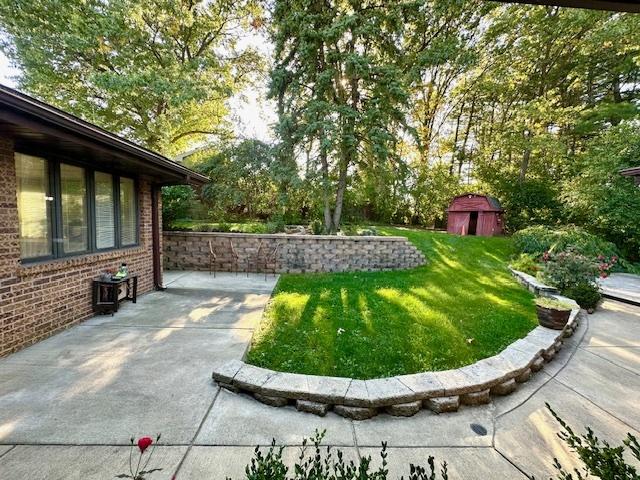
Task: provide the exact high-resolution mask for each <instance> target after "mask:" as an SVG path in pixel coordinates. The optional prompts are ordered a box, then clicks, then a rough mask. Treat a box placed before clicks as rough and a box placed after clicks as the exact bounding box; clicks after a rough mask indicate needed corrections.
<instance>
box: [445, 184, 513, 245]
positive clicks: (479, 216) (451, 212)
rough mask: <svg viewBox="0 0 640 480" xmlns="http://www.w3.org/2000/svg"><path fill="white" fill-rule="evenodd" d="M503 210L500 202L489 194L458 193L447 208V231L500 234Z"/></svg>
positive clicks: (488, 234)
mask: <svg viewBox="0 0 640 480" xmlns="http://www.w3.org/2000/svg"><path fill="white" fill-rule="evenodd" d="M503 212H504V211H503V210H502V207H501V206H500V202H498V200H496V199H495V198H493V197H490V196H488V195H481V194H478V193H465V194H464V195H458V196H457V197H454V198H453V200H452V201H451V205H449V208H448V209H447V213H448V222H447V232H449V233H457V234H458V235H482V236H485V237H490V236H492V235H500V234H502V214H503Z"/></svg>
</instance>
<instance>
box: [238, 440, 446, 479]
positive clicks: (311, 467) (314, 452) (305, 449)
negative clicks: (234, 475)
mask: <svg viewBox="0 0 640 480" xmlns="http://www.w3.org/2000/svg"><path fill="white" fill-rule="evenodd" d="M323 437H324V432H321V433H319V432H317V431H316V434H315V436H314V437H313V438H312V439H311V448H310V447H309V445H308V443H309V442H308V440H307V439H306V438H305V439H304V440H303V441H302V449H301V450H300V456H299V457H298V461H297V462H296V464H295V466H294V468H293V475H287V473H288V470H289V469H288V468H287V466H286V465H285V464H284V462H283V460H282V452H283V450H284V447H276V445H275V440H273V441H272V442H271V446H270V447H269V449H268V450H267V451H266V453H263V452H261V451H260V448H259V447H256V449H255V451H254V456H253V458H252V459H251V463H250V464H249V465H247V467H246V469H245V471H246V479H247V480H338V479H340V480H387V479H388V478H390V477H389V471H388V470H387V455H388V454H387V444H386V443H385V442H383V443H382V451H381V452H380V459H381V465H380V467H378V468H377V469H376V470H373V469H372V467H371V457H361V458H360V460H359V461H358V463H357V464H356V463H355V462H354V461H353V460H351V461H349V462H346V461H345V459H344V455H343V453H342V451H340V450H335V455H334V450H333V449H332V448H331V447H326V448H325V447H322V446H321V443H322V438H323ZM309 450H311V453H310V454H309ZM438 473H439V474H440V476H441V478H442V480H448V478H449V476H448V473H447V464H446V463H443V464H442V465H441V467H440V471H439V472H438V471H437V468H436V465H435V461H434V458H433V457H431V456H430V457H428V458H427V466H426V467H423V466H418V465H413V464H411V465H409V477H408V480H436V479H437V478H438ZM227 480H230V479H229V478H227Z"/></svg>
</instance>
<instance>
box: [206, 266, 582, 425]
mask: <svg viewBox="0 0 640 480" xmlns="http://www.w3.org/2000/svg"><path fill="white" fill-rule="evenodd" d="M513 274H514V276H516V277H517V278H518V280H519V281H520V282H521V283H523V284H525V285H526V286H527V287H528V288H529V289H532V290H534V291H536V292H537V291H540V292H541V293H543V294H547V295H548V296H553V297H555V298H558V299H561V300H564V301H567V302H570V303H572V304H573V305H574V307H575V308H574V309H572V311H571V315H570V317H569V321H568V323H567V325H566V326H565V328H564V329H563V330H552V329H549V328H545V327H542V326H538V327H536V328H534V329H533V330H532V331H531V332H530V333H529V334H528V335H527V336H526V337H525V338H522V339H520V340H516V341H515V342H513V343H512V344H511V345H509V346H508V347H507V348H506V349H505V350H503V351H502V352H500V353H499V354H498V355H494V356H493V357H489V358H485V359H483V360H480V361H478V362H476V363H474V364H471V365H467V366H466V367H462V368H458V369H454V370H445V371H440V372H424V373H415V374H411V375H399V376H395V377H389V378H376V379H373V380H356V379H352V378H342V377H325V376H317V375H302V374H298V373H286V372H277V371H274V370H268V369H265V368H260V367H256V366H254V365H249V364H247V363H244V362H243V361H240V360H232V361H230V362H227V363H224V364H221V365H218V366H216V367H215V368H214V371H213V379H214V380H215V381H216V382H218V384H219V385H220V386H221V387H223V388H226V389H228V390H232V391H234V392H239V391H242V392H245V393H249V394H251V395H253V396H254V397H255V398H256V399H257V400H259V401H260V402H262V403H265V404H267V405H272V406H284V405H287V404H295V406H296V408H297V409H298V410H300V411H304V412H310V413H314V414H316V415H321V416H323V415H325V414H326V413H327V412H328V411H329V410H331V409H333V410H334V412H335V413H337V414H338V415H342V416H343V417H347V418H351V419H355V420H364V419H367V418H371V417H373V416H375V415H377V414H378V413H379V412H387V413H389V414H391V415H396V416H411V415H414V414H416V413H417V412H418V411H419V410H420V409H421V408H428V409H430V410H433V411H434V412H436V413H443V412H450V411H456V410H458V407H459V406H460V404H463V405H479V404H484V403H489V402H490V401H491V396H492V395H507V394H509V393H511V392H513V391H514V390H515V389H516V388H517V386H518V384H519V383H523V382H526V381H527V380H529V378H530V377H531V374H532V373H533V372H537V371H538V370H540V369H541V368H542V367H543V365H544V363H545V362H549V361H551V359H553V357H554V356H555V354H556V353H557V352H558V351H559V350H560V348H561V347H562V342H563V339H564V338H565V337H569V336H571V335H572V334H573V332H574V331H575V329H576V327H577V326H578V322H579V316H580V308H579V307H578V305H577V303H576V302H574V301H573V300H571V299H569V298H566V297H562V296H560V295H556V294H553V293H551V292H552V291H553V289H552V288H551V287H548V286H546V285H542V284H540V283H539V282H537V281H536V282H535V283H533V282H529V280H530V279H533V277H530V276H529V275H526V274H524V273H522V272H518V271H515V270H513Z"/></svg>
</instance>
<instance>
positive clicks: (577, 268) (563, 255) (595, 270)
mask: <svg viewBox="0 0 640 480" xmlns="http://www.w3.org/2000/svg"><path fill="white" fill-rule="evenodd" d="M542 261H543V267H542V279H543V280H544V281H545V282H547V283H548V284H550V285H552V286H554V287H556V288H557V289H558V290H560V291H561V292H562V291H564V290H565V289H567V288H569V287H573V286H576V285H580V284H585V283H586V284H593V283H595V279H596V277H598V275H599V274H600V268H599V266H598V264H597V263H596V262H595V261H593V260H591V259H589V258H587V257H585V256H584V255H581V254H579V253H575V252H573V251H569V252H560V253H551V252H548V251H547V252H544V254H543V255H542Z"/></svg>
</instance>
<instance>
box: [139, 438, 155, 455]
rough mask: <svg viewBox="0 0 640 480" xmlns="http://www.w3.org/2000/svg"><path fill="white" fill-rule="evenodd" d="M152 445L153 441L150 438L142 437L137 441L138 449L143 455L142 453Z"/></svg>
mask: <svg viewBox="0 0 640 480" xmlns="http://www.w3.org/2000/svg"><path fill="white" fill-rule="evenodd" d="M152 443H153V439H152V438H151V437H142V438H139V439H138V448H139V449H140V453H144V451H145V450H146V449H147V448H149V447H150V446H151V444H152Z"/></svg>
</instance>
